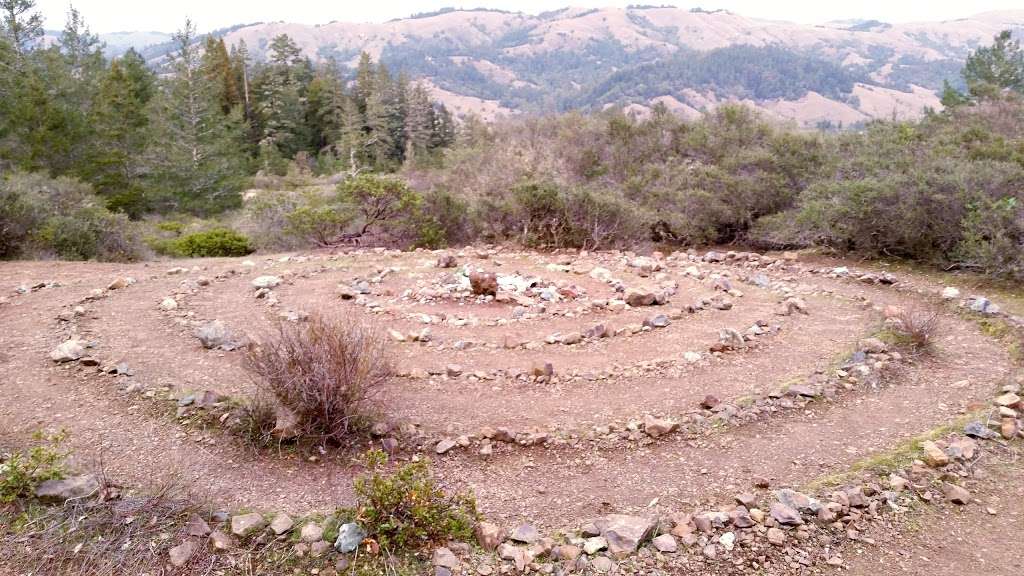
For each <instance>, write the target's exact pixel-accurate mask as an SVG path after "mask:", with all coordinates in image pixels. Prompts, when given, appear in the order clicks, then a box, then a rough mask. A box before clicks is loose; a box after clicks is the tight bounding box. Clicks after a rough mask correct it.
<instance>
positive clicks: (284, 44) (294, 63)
mask: <svg viewBox="0 0 1024 576" xmlns="http://www.w3.org/2000/svg"><path fill="white" fill-rule="evenodd" d="M303 64H304V63H303V59H302V58H301V52H300V50H299V47H298V46H297V45H296V44H295V42H294V41H292V39H291V38H289V37H288V36H287V35H285V34H282V35H280V36H278V37H276V38H274V40H273V42H271V45H270V62H269V63H268V66H267V67H266V69H265V70H264V71H263V74H262V76H261V78H260V88H259V106H258V110H259V120H260V125H261V128H262V131H261V138H260V149H261V150H270V149H275V150H277V151H278V152H280V153H281V154H282V155H284V156H286V157H291V156H293V155H294V154H295V153H296V152H298V151H300V150H303V149H305V146H306V145H307V143H308V141H309V136H308V134H307V131H306V125H305V120H306V109H305V101H304V98H303V91H304V86H303V85H302V84H301V78H302V77H303V76H304V75H305V70H304V66H303Z"/></svg>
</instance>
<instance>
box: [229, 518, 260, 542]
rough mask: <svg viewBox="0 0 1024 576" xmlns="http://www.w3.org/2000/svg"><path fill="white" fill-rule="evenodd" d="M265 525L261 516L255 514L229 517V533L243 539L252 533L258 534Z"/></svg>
mask: <svg viewBox="0 0 1024 576" xmlns="http://www.w3.org/2000/svg"><path fill="white" fill-rule="evenodd" d="M266 525H267V521H266V520H265V519H264V518H263V515H261V514H258V513H256V512H252V513H250V514H241V515H238V516H232V517H231V533H232V534H234V535H235V536H241V537H243V538H244V537H246V536H248V535H250V534H253V533H254V532H259V531H260V530H262V529H263V528H264V527H266Z"/></svg>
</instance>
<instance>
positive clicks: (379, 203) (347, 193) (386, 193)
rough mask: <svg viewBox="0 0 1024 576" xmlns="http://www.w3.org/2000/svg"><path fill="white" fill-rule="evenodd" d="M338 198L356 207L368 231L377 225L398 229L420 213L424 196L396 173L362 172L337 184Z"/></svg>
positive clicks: (361, 230) (364, 228)
mask: <svg viewBox="0 0 1024 576" xmlns="http://www.w3.org/2000/svg"><path fill="white" fill-rule="evenodd" d="M338 201H339V202H341V203H343V204H348V205H351V206H355V208H356V210H358V212H359V214H360V216H361V220H362V226H361V228H360V230H359V232H360V233H361V234H365V233H367V232H369V231H371V230H372V229H374V228H378V229H382V230H383V231H389V230H390V231H398V230H400V229H401V228H402V227H403V226H405V225H407V224H408V222H409V220H410V218H412V217H414V216H415V215H416V214H418V211H419V208H420V205H421V203H422V201H423V198H422V197H421V196H420V194H419V193H418V192H415V191H414V190H412V189H411V188H409V185H408V184H406V183H405V181H404V180H402V179H400V178H398V177H396V176H382V175H379V174H360V175H358V176H356V177H354V178H348V179H346V180H345V181H344V182H342V183H341V184H339V185H338Z"/></svg>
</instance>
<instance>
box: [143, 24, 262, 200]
mask: <svg viewBox="0 0 1024 576" xmlns="http://www.w3.org/2000/svg"><path fill="white" fill-rule="evenodd" d="M175 43H176V45H177V51H176V53H175V54H174V57H173V60H172V65H173V70H174V73H173V74H172V76H171V77H170V78H169V79H168V80H167V81H166V82H165V83H164V85H163V86H162V89H161V90H160V91H159V92H158V95H157V97H156V98H154V107H155V109H156V114H155V117H154V128H155V133H156V139H155V142H154V146H152V151H153V153H152V154H150V156H149V158H150V161H151V162H152V164H153V168H154V170H153V177H154V182H153V184H154V186H159V187H161V188H162V190H163V197H162V198H161V200H162V201H163V202H164V203H166V204H169V206H164V208H174V209H179V210H189V211H193V212H197V213H210V212H215V211H219V210H223V209H225V208H229V207H232V206H237V205H238V203H239V201H240V196H239V189H240V187H241V179H242V177H243V176H244V175H245V171H246V162H245V155H244V149H245V148H244V123H243V119H242V116H241V112H240V111H239V110H236V111H232V112H231V113H230V114H228V115H227V116H225V115H224V113H223V111H222V109H221V102H220V101H219V99H218V93H219V92H218V89H219V88H220V86H219V85H217V84H215V83H214V82H212V81H211V80H210V79H209V78H208V77H207V76H206V75H204V74H203V69H202V62H201V59H200V57H199V50H198V47H197V46H196V44H195V28H194V26H193V25H192V23H191V21H186V23H185V27H184V28H183V29H182V30H181V31H179V32H178V33H177V34H175Z"/></svg>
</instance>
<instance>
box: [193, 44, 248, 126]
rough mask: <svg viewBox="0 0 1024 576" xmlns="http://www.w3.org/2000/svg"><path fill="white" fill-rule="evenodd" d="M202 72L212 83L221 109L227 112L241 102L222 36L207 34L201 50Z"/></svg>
mask: <svg viewBox="0 0 1024 576" xmlns="http://www.w3.org/2000/svg"><path fill="white" fill-rule="evenodd" d="M203 73H204V74H205V75H206V78H207V79H208V80H209V81H210V82H211V83H212V84H213V85H214V87H215V88H214V90H215V92H216V93H217V94H216V97H217V100H218V102H220V108H221V111H222V112H223V113H224V114H229V113H230V112H231V111H232V110H233V109H234V108H235V106H238V105H239V104H241V102H242V96H241V94H240V92H239V89H238V83H237V81H236V76H235V71H234V69H233V65H232V61H231V57H230V56H229V55H228V49H227V46H226V45H225V44H224V39H223V38H214V37H213V36H207V38H206V49H205V50H204V51H203Z"/></svg>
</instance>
